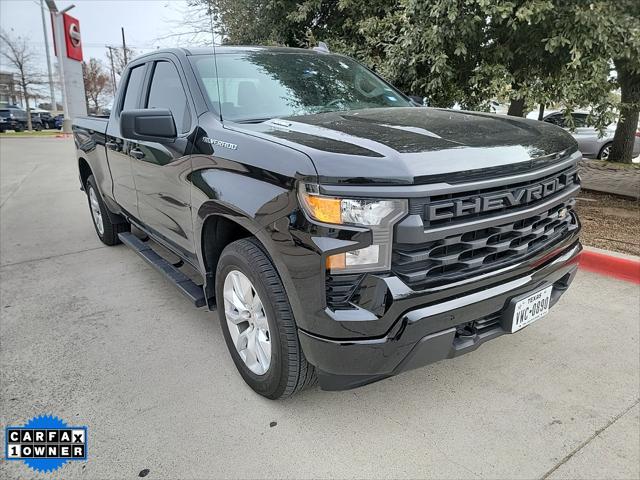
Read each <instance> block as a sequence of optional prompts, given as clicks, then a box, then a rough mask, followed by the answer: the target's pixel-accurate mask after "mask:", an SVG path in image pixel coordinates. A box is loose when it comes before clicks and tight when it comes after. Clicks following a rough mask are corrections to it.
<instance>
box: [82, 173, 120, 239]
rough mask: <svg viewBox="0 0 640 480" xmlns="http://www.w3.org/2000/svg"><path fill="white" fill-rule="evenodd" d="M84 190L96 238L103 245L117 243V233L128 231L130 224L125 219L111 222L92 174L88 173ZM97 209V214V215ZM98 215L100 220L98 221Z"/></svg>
mask: <svg viewBox="0 0 640 480" xmlns="http://www.w3.org/2000/svg"><path fill="white" fill-rule="evenodd" d="M86 191H87V200H88V201H89V212H90V213H91V218H92V220H93V227H94V228H95V230H96V234H97V235H98V238H99V239H100V240H101V241H102V243H104V244H105V245H109V246H113V245H117V244H119V243H120V238H118V234H119V233H122V232H128V231H130V230H131V225H130V224H129V223H128V222H126V221H122V222H119V223H113V222H112V217H111V214H110V212H109V211H108V210H107V207H106V205H105V204H104V201H103V200H102V195H101V194H100V190H98V187H97V186H96V181H95V179H94V178H93V175H90V176H89V178H88V179H87V185H86ZM92 199H93V200H94V201H95V203H93V204H92ZM94 208H95V211H94ZM98 211H99V215H97V212H98ZM98 217H99V219H100V221H98ZM100 225H101V226H102V228H101V227H100Z"/></svg>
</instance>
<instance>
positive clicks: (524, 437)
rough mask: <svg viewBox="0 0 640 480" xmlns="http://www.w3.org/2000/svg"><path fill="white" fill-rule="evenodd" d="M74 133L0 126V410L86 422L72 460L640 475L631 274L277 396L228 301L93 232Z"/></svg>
mask: <svg viewBox="0 0 640 480" xmlns="http://www.w3.org/2000/svg"><path fill="white" fill-rule="evenodd" d="M73 148H74V147H73V142H72V141H71V140H66V139H55V138H52V139H0V181H1V183H0V205H1V207H0V264H1V266H0V287H1V291H0V292H1V293H0V297H1V298H0V301H1V303H0V314H1V322H0V334H1V335H0V336H1V350H0V365H1V372H2V376H1V379H0V380H1V387H0V388H1V390H0V391H1V408H0V410H1V414H2V427H4V426H6V425H20V424H22V422H25V421H26V420H28V419H29V418H31V417H33V416H34V415H40V414H44V413H51V414H55V415H58V416H59V417H61V418H62V419H64V420H66V421H67V422H69V423H73V424H76V425H87V426H88V429H89V430H88V431H89V434H88V439H89V460H88V461H87V462H86V463H84V462H71V463H70V464H67V465H65V466H64V467H63V468H62V470H60V475H59V476H61V477H64V478H132V477H137V476H138V474H139V472H140V471H142V470H143V469H149V474H148V476H147V478H150V479H154V478H220V477H233V478H236V477H242V478H265V477H279V478H285V477H286V478H326V477H341V478H363V477H374V478H391V477H393V478H400V477H403V478H406V477H411V478H418V477H432V478H456V479H457V478H545V477H549V478H616V479H619V478H625V479H626V478H628V479H632V478H638V477H640V453H639V452H640V418H639V405H638V403H639V396H640V394H639V391H640V349H639V344H640V341H639V340H640V306H639V305H640V302H639V300H640V298H639V294H640V291H639V289H638V286H637V285H633V284H631V283H625V282H621V281H617V280H612V279H609V278H605V277H601V276H598V275H595V274H591V273H585V272H581V273H579V275H578V277H577V279H576V281H575V283H574V285H573V287H572V288H571V289H570V291H569V292H568V293H567V294H566V295H565V296H564V297H563V299H562V300H561V301H560V303H559V304H558V305H557V306H556V308H555V309H554V310H553V311H552V312H551V313H550V314H549V316H548V317H546V318H545V319H543V320H541V321H539V322H537V323H535V324H533V325H531V326H530V327H528V328H526V329H524V330H523V331H521V332H519V333H518V334H516V335H512V336H504V337H501V338H499V339H497V340H495V341H493V342H489V343H488V344H486V345H484V346H482V347H481V348H480V349H478V350H477V351H476V352H473V353H471V354H469V355H467V356H464V357H460V358H458V359H456V360H451V361H445V362H440V363H437V364H435V365H431V366H428V367H426V368H423V369H420V370H415V371H412V372H409V373H405V374H403V375H401V376H399V377H395V378H392V379H388V380H385V381H382V382H379V383H376V384H373V385H370V386H367V387H363V388H360V389H357V390H352V391H347V392H323V391H321V390H319V389H313V390H310V391H306V392H303V393H302V394H301V395H299V396H297V397H295V398H293V399H290V400H287V401H276V402H274V401H269V400H266V399H264V398H262V397H260V396H258V395H256V394H254V393H253V392H252V391H251V390H250V389H249V387H247V386H246V385H245V384H244V382H243V381H242V379H241V377H240V376H239V375H238V374H237V373H236V370H235V367H234V365H233V363H232V361H231V358H230V356H229V355H228V353H227V350H226V346H225V344H224V340H223V338H222V333H221V330H220V327H219V324H218V321H217V316H216V314H215V313H209V312H207V311H204V310H196V309H194V308H193V307H192V306H191V305H190V304H189V302H188V301H187V300H186V299H184V298H183V297H182V296H181V295H180V293H178V292H177V291H176V290H175V288H174V287H173V286H172V285H170V284H169V283H168V282H167V281H166V280H165V279H164V278H163V277H162V276H161V275H160V274H158V273H157V272H156V271H154V270H153V269H152V268H151V267H149V266H147V264H145V263H144V262H143V261H142V260H141V259H140V258H138V257H137V256H136V254H135V253H133V252H132V251H130V250H128V249H127V247H125V246H118V247H113V248H109V247H105V246H103V244H102V243H100V242H99V240H98V238H97V237H96V235H95V233H94V230H93V227H92V225H91V218H90V214H89V210H88V208H87V203H86V198H85V195H84V193H82V192H81V191H80V190H79V185H78V180H77V171H76V165H75V156H74V149H73ZM274 423H275V425H274ZM0 435H2V438H1V440H2V442H3V444H4V428H2V433H1V434H0ZM0 473H1V474H2V475H0V476H2V477H3V478H20V477H32V476H34V474H33V473H32V471H31V470H30V469H29V468H28V467H26V466H25V465H24V464H22V462H6V461H3V462H2V465H1V466H0ZM56 477H57V476H56Z"/></svg>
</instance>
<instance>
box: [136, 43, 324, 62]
mask: <svg viewBox="0 0 640 480" xmlns="http://www.w3.org/2000/svg"><path fill="white" fill-rule="evenodd" d="M215 51H216V54H224V53H245V52H258V51H266V52H272V53H308V54H316V55H324V54H326V53H325V52H317V51H315V50H312V49H310V48H293V47H267V46H259V45H216V49H215ZM158 53H173V54H176V55H187V56H190V55H211V54H212V53H213V47H207V48H204V47H192V48H163V49H160V50H153V51H152V52H149V53H145V54H143V55H140V56H138V57H136V59H138V58H144V57H147V56H149V55H156V54H158Z"/></svg>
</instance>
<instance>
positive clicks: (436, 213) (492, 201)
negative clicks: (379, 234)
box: [425, 170, 578, 221]
mask: <svg viewBox="0 0 640 480" xmlns="http://www.w3.org/2000/svg"><path fill="white" fill-rule="evenodd" d="M577 175H578V171H577V170H572V171H570V172H563V173H562V174H560V175H558V176H557V177H555V178H550V179H547V180H544V181H542V182H540V183H534V184H532V185H524V186H522V187H519V188H514V189H510V190H503V191H498V192H488V193H485V194H478V195H471V196H468V197H465V198H456V199H452V200H443V201H438V202H434V203H431V204H428V205H426V206H425V208H426V210H425V216H426V219H427V220H429V221H437V220H446V219H451V218H458V217H464V216H467V215H473V214H479V213H485V212H490V211H492V210H504V209H508V208H512V207H517V206H524V205H529V204H532V203H535V202H537V201H539V200H542V199H543V198H546V197H549V196H552V195H554V194H556V193H559V192H560V191H562V190H564V189H565V188H567V187H568V186H570V185H572V184H574V183H577V181H578V179H577Z"/></svg>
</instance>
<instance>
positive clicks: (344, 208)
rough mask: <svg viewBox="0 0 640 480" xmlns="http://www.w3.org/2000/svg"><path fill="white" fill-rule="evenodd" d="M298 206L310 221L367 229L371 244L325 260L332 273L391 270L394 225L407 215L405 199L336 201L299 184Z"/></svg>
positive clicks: (344, 199) (340, 199)
mask: <svg viewBox="0 0 640 480" xmlns="http://www.w3.org/2000/svg"><path fill="white" fill-rule="evenodd" d="M298 196H299V198H300V204H301V205H302V207H303V209H304V211H305V212H306V213H307V215H309V216H310V217H311V218H312V219H314V220H317V221H319V222H322V223H332V224H336V225H355V226H361V227H369V228H370V229H371V231H372V233H373V239H374V240H373V241H374V243H373V245H370V246H368V247H366V248H361V249H359V250H353V251H351V252H346V253H340V254H337V255H331V256H330V257H327V269H329V270H331V271H332V272H341V273H348V272H371V271H384V270H389V269H390V268H391V244H392V242H393V225H394V224H395V223H396V222H397V221H398V220H400V219H401V218H402V217H404V216H405V215H406V214H407V202H406V200H395V199H394V200H376V199H363V198H337V197H328V196H324V195H320V193H319V188H318V185H314V184H309V183H301V184H300V188H299V189H298Z"/></svg>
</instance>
